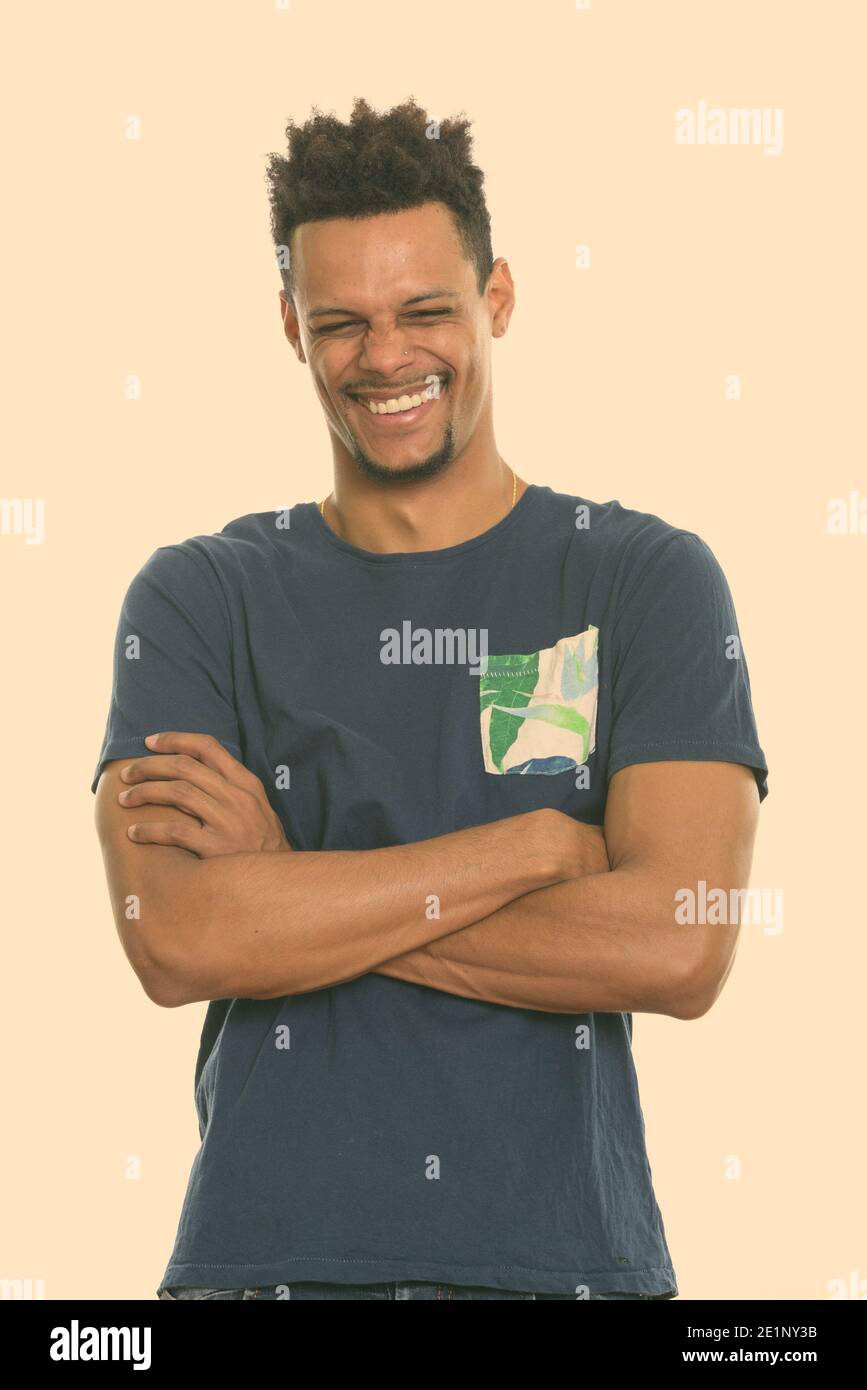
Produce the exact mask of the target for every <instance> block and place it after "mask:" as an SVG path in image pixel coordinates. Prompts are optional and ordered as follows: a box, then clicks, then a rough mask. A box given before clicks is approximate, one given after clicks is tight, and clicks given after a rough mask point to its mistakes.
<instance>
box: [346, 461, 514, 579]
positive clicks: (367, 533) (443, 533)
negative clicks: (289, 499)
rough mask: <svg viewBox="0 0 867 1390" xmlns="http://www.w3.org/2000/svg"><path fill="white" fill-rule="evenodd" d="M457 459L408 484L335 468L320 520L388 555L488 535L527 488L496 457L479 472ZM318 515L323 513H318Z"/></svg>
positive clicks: (348, 468) (351, 465)
mask: <svg viewBox="0 0 867 1390" xmlns="http://www.w3.org/2000/svg"><path fill="white" fill-rule="evenodd" d="M463 462H464V461H463V460H462V459H455V460H454V461H453V462H452V463H451V464H449V465H448V466H447V467H446V468H445V469H444V470H443V472H442V473H438V474H436V475H435V476H433V477H431V478H423V479H420V480H419V481H417V482H412V483H403V482H399V481H398V482H395V483H388V482H384V483H380V482H377V481H375V480H373V479H371V478H368V477H366V476H365V475H364V474H362V473H360V472H359V470H358V468H357V467H356V465H355V464H354V462H352V461H351V460H349V459H347V460H346V461H345V466H344V467H340V466H335V486H334V491H333V492H332V493H330V494H329V496H328V497H327V499H326V500H325V505H324V509H323V517H324V520H325V522H326V524H327V525H328V526H330V527H331V529H332V531H334V532H335V533H336V534H337V535H338V536H340V537H342V539H343V540H345V541H348V542H349V543H350V544H351V545H357V546H359V547H360V548H361V549H362V550H370V551H373V552H375V553H381V554H388V553H395V552H398V551H400V552H406V553H411V552H413V551H417V550H442V549H445V548H446V547H448V546H452V545H460V544H461V543H462V542H463V541H467V540H472V539H473V538H474V537H475V536H480V535H482V534H483V533H484V532H485V531H489V530H490V529H491V527H492V526H495V525H496V524H497V522H498V521H501V520H502V519H503V517H505V516H507V515H508V513H509V512H510V511H511V510H512V506H513V505H514V504H515V503H517V502H518V501H519V499H520V498H521V497H522V496H523V494H524V492H525V491H526V486H527V485H526V483H524V482H522V481H521V480H520V479H519V478H517V477H516V475H515V474H514V473H513V471H512V469H511V468H510V467H509V465H508V464H507V463H506V462H505V461H504V460H503V459H502V458H500V456H499V454H497V453H496V452H495V453H494V454H493V456H492V457H491V458H490V459H489V460H488V461H487V463H486V465H485V466H484V467H483V468H481V469H480V468H479V467H478V465H474V466H473V467H472V469H470V468H469V467H467V466H465V465H464V466H462V464H463ZM320 509H322V508H320Z"/></svg>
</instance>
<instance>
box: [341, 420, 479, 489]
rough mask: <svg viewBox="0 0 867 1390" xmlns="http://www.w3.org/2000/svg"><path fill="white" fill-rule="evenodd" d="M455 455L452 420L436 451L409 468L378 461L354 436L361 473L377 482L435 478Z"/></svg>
mask: <svg viewBox="0 0 867 1390" xmlns="http://www.w3.org/2000/svg"><path fill="white" fill-rule="evenodd" d="M454 456H455V436H454V430H453V429H452V422H451V420H449V421H448V423H447V425H446V428H445V432H444V434H443V442H442V444H441V445H440V447H439V448H438V449H437V450H436V452H435V453H433V454H429V455H428V457H427V458H426V459H422V460H421V461H420V462H419V463H414V464H412V465H411V466H410V467H409V468H389V467H386V465H384V464H382V463H377V462H376V460H375V459H372V458H370V456H369V455H368V454H366V453H365V452H364V450H363V449H362V447H361V445H360V444H359V442H358V440H357V439H356V438H355V436H354V435H353V436H352V458H353V460H354V462H355V465H356V467H357V468H358V470H359V472H360V473H363V474H364V476H365V477H366V478H371V479H372V480H373V481H374V482H376V483H414V482H418V480H419V479H420V478H433V477H434V476H435V475H436V474H437V473H441V472H442V470H443V469H444V468H447V467H448V465H449V464H450V463H451V461H452V459H453V458H454Z"/></svg>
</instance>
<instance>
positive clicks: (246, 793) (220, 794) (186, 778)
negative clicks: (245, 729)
mask: <svg viewBox="0 0 867 1390" xmlns="http://www.w3.org/2000/svg"><path fill="white" fill-rule="evenodd" d="M145 743H146V744H147V745H148V747H150V748H157V749H159V752H158V753H156V754H153V755H151V756H149V757H142V758H135V759H134V760H133V761H132V762H131V763H129V764H128V765H127V766H126V767H124V768H122V769H121V774H120V775H121V778H122V779H123V781H125V782H128V783H131V784H133V785H131V786H130V787H129V788H128V789H127V790H126V791H123V792H120V793H119V795H118V801H119V802H120V803H121V805H122V806H126V807H135V806H145V805H151V806H153V805H160V806H171V807H173V808H175V809H176V810H178V811H182V812H183V815H182V816H181V818H180V819H175V820H165V821H152V820H146V821H142V822H140V823H139V824H138V825H130V826H129V828H128V830H127V834H128V835H129V837H130V839H131V840H135V842H136V844H151V845H176V846H178V848H180V849H187V850H190V851H191V852H192V853H193V854H195V855H198V857H199V858H200V859H211V858H213V857H214V856H215V855H218V854H241V853H243V852H245V851H254V852H257V851H270V852H283V851H285V850H291V849H292V846H291V845H290V843H289V841H288V840H287V839H286V836H285V834H284V831H283V826H282V825H281V823H280V819H279V817H278V816H277V815H276V814H275V812H274V811H273V810H272V808H271V805H270V803H269V801H268V798H267V796H266V795H265V788H264V787H263V786H262V783H261V782H260V781H259V778H258V777H257V776H256V775H255V773H253V772H250V770H249V768H246V767H244V765H243V763H239V762H238V760H237V758H233V757H232V755H231V753H228V752H227V751H226V749H225V748H224V747H223V745H222V744H221V743H220V742H219V740H218V739H215V738H212V737H211V735H210V734H190V733H161V734H149V735H148V737H147V738H146V739H145Z"/></svg>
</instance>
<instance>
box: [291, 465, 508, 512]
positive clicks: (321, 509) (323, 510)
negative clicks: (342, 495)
mask: <svg viewBox="0 0 867 1390" xmlns="http://www.w3.org/2000/svg"><path fill="white" fill-rule="evenodd" d="M506 467H507V468H509V465H508V464H507V465H506ZM509 472H510V473H511V475H512V507H514V505H515V498H516V497H517V495H518V479H517V478H516V477H515V470H514V468H509ZM328 496H329V497H330V496H331V494H330V493H329V494H328ZM327 501H328V497H323V499H322V501H321V502H320V503H319V514H320V516H321V517H322V519H323V521H324V520H325V503H326V502H327ZM512 507H510V508H509V511H511V510H512Z"/></svg>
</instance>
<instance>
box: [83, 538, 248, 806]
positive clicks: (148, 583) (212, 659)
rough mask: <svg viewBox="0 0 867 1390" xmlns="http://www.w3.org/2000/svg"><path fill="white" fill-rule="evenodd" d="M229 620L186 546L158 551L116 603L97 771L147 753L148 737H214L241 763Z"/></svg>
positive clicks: (206, 571)
mask: <svg viewBox="0 0 867 1390" xmlns="http://www.w3.org/2000/svg"><path fill="white" fill-rule="evenodd" d="M233 690H234V682H233V676H232V645H231V631H230V626H229V617H228V612H227V609H226V604H225V599H224V597H223V594H222V590H221V588H220V584H219V581H218V580H217V578H216V576H215V575H214V574H213V573H212V572H211V570H210V567H209V564H208V561H207V560H206V559H204V558H202V557H200V556H196V555H195V554H194V553H193V551H192V550H191V549H190V548H189V543H184V544H182V545H170V546H161V547H160V548H159V549H158V550H155V551H154V553H153V555H151V557H150V559H149V560H148V561H147V562H146V563H145V564H144V565H143V566H142V568H141V569H140V570H139V572H138V574H137V575H136V576H135V577H134V579H133V580H132V582H131V584H130V586H129V588H128V589H127V592H126V596H125V598H124V600H123V604H122V605H121V611H120V617H119V620H118V625H117V633H116V636H115V641H114V668H113V679H112V691H111V702H110V705H109V711H108V719H107V721H106V726H105V734H104V736H103V740H102V747H101V749H100V753H99V759H98V761H97V764H96V771H95V773H94V776H93V781H92V783H91V788H90V789H91V791H92V792H95V791H96V787H97V783H98V782H99V778H100V774H101V773H102V769H103V767H104V765H105V764H106V763H107V762H110V761H111V760H112V759H113V758H123V757H126V756H127V755H129V756H130V757H138V756H141V755H142V754H144V755H150V754H151V749H149V748H147V747H146V746H145V743H144V739H145V737H146V735H147V734H156V733H160V732H161V731H163V730H170V729H180V730H184V731H187V730H188V731H190V732H192V733H202V734H213V736H214V737H215V738H218V739H219V740H220V742H221V743H222V744H223V746H224V747H225V748H227V749H228V751H229V752H230V753H231V754H232V755H233V757H236V758H238V759H239V760H240V759H241V746H240V745H241V735H240V731H239V728H238V719H237V712H236V708H235V702H234V695H233Z"/></svg>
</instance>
